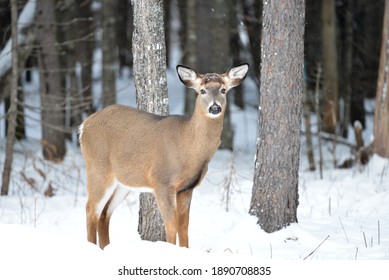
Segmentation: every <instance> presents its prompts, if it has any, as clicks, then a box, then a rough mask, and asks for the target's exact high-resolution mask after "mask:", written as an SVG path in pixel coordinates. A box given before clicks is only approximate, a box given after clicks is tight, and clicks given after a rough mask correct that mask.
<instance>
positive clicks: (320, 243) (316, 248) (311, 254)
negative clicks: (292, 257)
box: [303, 235, 330, 260]
mask: <svg viewBox="0 0 389 280" xmlns="http://www.w3.org/2000/svg"><path fill="white" fill-rule="evenodd" d="M329 237H330V236H329V235H327V237H326V238H325V239H324V240H323V241H322V242H321V243H320V244H319V245H318V246H317V247H316V248H315V250H313V251H312V252H310V253H309V254H308V256H306V257H305V258H303V260H306V259H307V258H308V257H310V256H311V255H312V254H313V253H315V252H316V251H317V249H319V247H320V246H321V245H322V244H323V243H324V242H325V241H326V240H327V239H328V238H329Z"/></svg>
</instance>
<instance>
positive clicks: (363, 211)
mask: <svg viewBox="0 0 389 280" xmlns="http://www.w3.org/2000/svg"><path fill="white" fill-rule="evenodd" d="M168 77H169V99H170V111H171V113H181V112H182V108H183V100H184V99H183V98H184V96H183V94H184V87H183V85H181V84H180V82H179V80H178V78H177V77H176V74H175V71H174V70H169V73H168ZM95 86H96V87H97V86H98V85H95ZM118 89H119V93H118V97H119V98H118V99H119V101H120V102H121V103H125V104H134V97H133V94H134V88H133V84H132V82H131V80H128V79H126V78H122V79H119V80H118ZM245 89H246V97H247V99H248V100H249V102H248V103H250V104H252V105H253V106H248V107H247V109H246V110H244V111H241V110H239V109H238V108H236V107H234V106H233V107H232V110H231V113H232V119H233V123H234V126H235V147H236V149H235V152H234V153H230V152H226V151H218V152H217V153H216V155H215V157H214V159H213V160H212V162H211V164H210V167H209V171H208V173H207V175H206V177H205V179H204V181H203V183H202V184H201V186H200V187H199V188H198V189H196V190H195V192H194V195H193V200H192V208H191V218H190V219H191V222H190V228H189V234H190V236H189V238H190V249H183V248H179V247H178V246H173V245H170V244H166V243H163V242H157V243H152V242H146V241H141V240H140V238H139V236H138V233H137V222H138V195H137V193H134V194H132V195H130V196H129V197H128V198H127V200H126V202H125V203H123V204H122V205H120V206H119V207H118V209H117V210H116V211H115V213H114V215H113V217H112V221H111V244H110V245H109V246H107V247H106V249H105V250H104V251H102V250H100V249H99V248H98V247H97V246H95V245H92V244H89V243H87V242H86V226H85V202H86V198H87V196H86V189H85V169H84V163H83V160H82V157H81V155H80V151H79V148H78V147H77V146H76V145H74V144H70V143H68V153H67V156H66V159H65V161H64V162H63V163H61V164H51V163H47V162H45V161H43V160H42V156H41V152H40V146H39V137H40V130H39V123H38V122H37V121H36V120H34V119H37V120H39V116H38V115H36V112H33V111H28V112H27V115H28V116H30V117H31V118H30V119H29V120H28V123H29V126H28V127H29V128H28V134H29V136H30V138H29V139H28V140H26V141H23V142H21V143H18V144H17V146H16V151H17V152H16V154H15V156H16V158H15V163H14V169H13V174H12V177H13V181H12V185H11V192H10V195H9V196H7V197H0V279H53V278H55V279H65V278H66V279H69V278H70V277H71V278H72V279H82V278H84V279H119V278H123V276H120V275H119V269H123V268H124V267H125V268H134V267H136V266H142V267H146V266H149V267H151V268H157V267H158V266H163V267H165V268H167V267H170V266H173V265H176V266H177V267H180V268H198V267H200V268H203V269H204V271H205V269H206V270H207V273H206V275H208V278H215V277H216V278H217V277H220V278H221V276H218V275H212V271H213V270H212V267H213V266H226V265H230V266H231V265H232V266H261V265H263V264H266V265H267V266H268V265H270V266H271V267H273V268H272V269H275V268H274V266H275V267H276V268H277V269H275V270H273V271H272V275H271V276H272V277H274V278H272V279H280V278H282V277H283V278H285V277H288V276H290V275H291V274H290V273H292V272H293V271H294V272H295V273H300V274H301V272H302V271H303V270H305V269H306V265H304V264H302V262H296V261H300V260H303V259H308V260H376V261H378V262H374V263H371V262H370V263H369V265H368V266H366V267H365V262H362V265H363V267H361V266H360V265H351V264H349V262H346V263H345V262H340V263H341V267H339V265H337V264H339V263H338V262H335V263H333V262H325V265H324V267H325V268H326V269H323V267H320V265H319V267H317V264H311V262H310V264H309V267H310V268H311V269H312V268H313V269H314V270H313V272H311V273H313V274H308V276H309V275H311V276H310V277H309V279H311V278H312V277H317V276H325V275H331V276H334V275H335V276H340V275H344V277H347V279H352V278H353V277H354V276H355V277H357V276H358V277H362V276H363V273H366V274H364V275H365V276H366V277H368V276H371V275H374V271H379V272H380V274H377V278H376V279H382V278H380V277H382V275H385V274H382V273H383V271H384V270H385V271H386V276H385V277H387V275H388V273H387V272H388V269H387V267H388V264H389V262H387V260H389V160H388V159H383V158H380V157H379V156H376V155H375V156H373V158H372V159H371V160H370V162H369V164H368V165H367V166H364V167H362V166H356V167H353V168H351V169H335V168H334V167H333V166H332V160H333V159H332V154H331V152H330V149H331V148H332V144H331V143H325V145H324V147H323V152H324V155H325V161H324V172H323V176H324V177H323V179H320V176H319V172H318V171H315V172H310V171H308V167H307V166H308V164H307V160H306V155H305V140H304V139H302V150H301V160H300V162H301V166H300V178H299V207H298V221H299V222H298V223H296V224H292V225H290V226H288V227H286V228H284V229H282V230H280V231H278V232H275V233H271V234H268V233H265V232H264V231H263V230H261V229H260V227H259V226H258V225H257V220H256V218H255V217H253V216H250V215H249V214H248V209H249V206H250V198H251V189H252V178H253V167H254V162H253V161H254V154H255V140H256V126H257V104H258V103H257V93H256V92H255V90H254V89H253V86H252V82H251V81H250V80H249V79H248V80H247V81H246V82H245ZM29 90H30V91H31V92H34V86H30V88H29ZM130 95H132V97H130ZM33 97H34V95H33V94H31V95H30V97H29V102H31V103H32V104H36V103H38V102H39V100H38V99H36V98H33ZM312 120H313V123H315V120H314V118H312ZM371 130H372V120H371V117H370V118H369V122H368V127H367V130H366V132H365V135H364V136H365V139H367V140H368V139H371ZM351 135H352V134H351ZM2 137H3V138H2V141H1V147H0V154H1V161H0V162H1V164H0V165H1V166H2V163H3V160H4V142H5V141H4V136H2ZM350 141H353V139H352V137H350ZM315 147H316V148H317V145H316V144H315ZM349 155H350V151H349V148H347V147H344V146H339V145H338V146H337V157H338V159H342V158H346V157H348V156H349ZM315 156H316V160H317V158H318V152H317V150H315ZM228 181H229V182H230V184H229V185H228V184H227V183H226V182H228ZM50 186H51V187H52V188H53V189H54V193H55V195H54V196H52V197H46V196H44V195H43V192H44V191H45V190H47V189H48V188H49V187H50ZM228 187H229V188H228ZM281 260H282V262H280V261H281ZM285 260H294V261H292V262H284V261H285ZM379 260H386V262H384V264H383V263H382V262H379ZM315 263H316V262H315ZM376 266H378V269H379V270H375V269H376V268H377V267H376ZM333 267H335V268H337V269H339V271H338V272H336V274H328V273H330V272H331V271H332V268H333ZM385 267H386V268H385ZM327 268H328V269H327ZM373 270H374V271H373ZM204 271H203V273H205V272H204ZM332 272H333V271H332ZM326 273H327V274H326ZM342 273H343V274H342ZM300 274H299V275H300ZM203 275H204V274H203ZM271 276H268V277H271ZM308 276H307V277H308ZM127 277H129V276H127ZM143 277H144V278H139V279H154V278H150V277H146V276H143ZM196 277H199V276H196ZM196 277H194V276H193V279H198V278H196ZM242 277H243V276H242ZM245 277H248V278H249V276H247V275H246V276H245ZM252 277H254V276H252ZM256 277H259V276H258V275H257V276H256ZM278 277H279V278H278ZM166 279H167V277H166ZM169 279H170V278H169ZM177 279H178V278H177ZM182 279H191V278H189V276H186V277H185V278H182ZM203 279H207V277H205V276H203ZM299 279H308V278H303V276H302V275H300V276H299Z"/></svg>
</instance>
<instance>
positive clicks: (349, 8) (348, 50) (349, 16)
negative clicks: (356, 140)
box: [341, 0, 354, 138]
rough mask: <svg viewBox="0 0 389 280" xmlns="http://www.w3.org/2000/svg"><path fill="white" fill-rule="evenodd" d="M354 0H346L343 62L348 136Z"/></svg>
mask: <svg viewBox="0 0 389 280" xmlns="http://www.w3.org/2000/svg"><path fill="white" fill-rule="evenodd" d="M353 1H354V0H347V1H346V10H345V13H346V19H345V33H346V34H345V35H346V36H345V37H346V38H345V42H344V63H342V64H343V69H344V70H343V76H344V79H343V81H344V82H343V83H342V84H343V89H344V90H343V100H344V109H343V111H344V112H343V121H342V126H341V129H342V131H341V132H342V136H343V137H344V138H347V136H348V128H349V125H350V124H351V93H352V86H351V85H352V67H353V65H352V64H353Z"/></svg>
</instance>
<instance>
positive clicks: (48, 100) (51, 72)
mask: <svg viewBox="0 0 389 280" xmlns="http://www.w3.org/2000/svg"><path fill="white" fill-rule="evenodd" d="M37 21H38V28H37V34H38V40H39V43H40V45H39V49H38V61H39V75H40V96H41V107H42V112H41V119H42V140H41V144H42V151H43V156H44V158H45V159H47V160H51V161H54V162H58V161H61V160H63V158H64V156H65V153H66V146H65V135H64V127H65V118H64V109H65V98H64V95H63V92H62V90H61V80H60V79H61V78H60V63H59V58H58V50H57V48H56V46H57V40H56V34H57V25H56V19H55V10H54V0H50V1H42V0H38V1H37Z"/></svg>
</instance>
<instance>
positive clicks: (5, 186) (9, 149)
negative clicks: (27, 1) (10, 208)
mask: <svg viewBox="0 0 389 280" xmlns="http://www.w3.org/2000/svg"><path fill="white" fill-rule="evenodd" d="M17 2H18V1H17V0H11V29H12V32H11V33H12V35H11V36H12V80H11V96H10V106H9V110H8V112H7V117H8V130H7V141H6V149H5V161H4V169H3V176H2V186H1V195H8V192H9V183H10V180H11V171H12V162H13V148H14V143H15V132H16V118H17V103H18V77H19V72H18V25H17V23H18V3H17Z"/></svg>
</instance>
